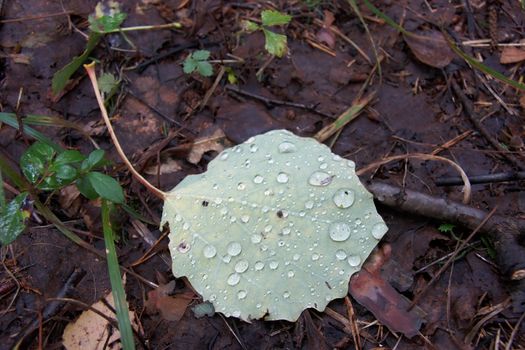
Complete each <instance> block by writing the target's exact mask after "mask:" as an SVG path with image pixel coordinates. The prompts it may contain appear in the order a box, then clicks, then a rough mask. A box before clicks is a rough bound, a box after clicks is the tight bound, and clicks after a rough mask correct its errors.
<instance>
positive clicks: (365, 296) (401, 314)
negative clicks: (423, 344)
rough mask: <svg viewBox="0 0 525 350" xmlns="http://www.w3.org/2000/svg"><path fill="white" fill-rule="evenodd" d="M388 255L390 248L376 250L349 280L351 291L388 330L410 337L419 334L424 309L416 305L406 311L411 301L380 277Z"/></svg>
mask: <svg viewBox="0 0 525 350" xmlns="http://www.w3.org/2000/svg"><path fill="white" fill-rule="evenodd" d="M389 257H390V247H388V246H386V247H383V249H377V250H375V251H374V253H372V255H371V256H370V258H369V259H368V260H367V262H366V263H365V264H364V265H363V269H361V271H359V272H358V273H357V274H355V275H354V276H353V277H352V279H351V280H350V294H351V295H352V296H353V297H354V299H355V300H357V302H358V303H359V304H361V305H363V306H364V307H366V308H367V309H368V310H369V311H370V312H372V313H373V314H374V316H375V317H376V318H377V319H378V320H379V322H381V323H382V324H384V325H385V326H387V327H388V328H389V329H390V330H392V331H394V332H401V333H403V334H404V335H405V336H406V337H408V338H412V337H413V336H415V335H417V334H418V333H419V329H420V327H421V324H422V323H423V319H422V317H423V315H424V312H423V311H422V310H421V309H419V308H418V307H417V306H416V307H414V308H413V309H412V310H408V309H409V307H410V301H409V300H408V299H407V298H405V297H404V296H403V295H401V294H399V293H398V292H397V291H396V290H395V289H394V288H393V287H392V286H391V285H390V284H388V282H386V281H385V280H384V279H383V278H382V277H381V275H380V270H381V266H382V265H383V264H384V263H385V262H386V260H388V259H389Z"/></svg>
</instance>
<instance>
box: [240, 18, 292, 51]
mask: <svg viewBox="0 0 525 350" xmlns="http://www.w3.org/2000/svg"><path fill="white" fill-rule="evenodd" d="M291 20H292V16H290V15H287V14H285V13H281V12H279V11H275V10H264V11H263V12H262V13H261V22H262V25H258V24H257V23H254V22H252V21H243V23H242V25H243V29H244V30H245V31H247V32H249V33H251V32H255V31H257V30H262V32H263V33H264V38H265V44H264V48H265V49H266V51H268V53H270V54H271V55H273V56H276V57H279V58H280V57H283V56H284V55H285V54H286V52H287V51H288V45H287V38H286V35H283V34H278V33H275V32H273V31H271V30H269V29H268V27H271V26H280V25H286V24H288V23H290V21H291Z"/></svg>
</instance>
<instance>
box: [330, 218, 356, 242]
mask: <svg viewBox="0 0 525 350" xmlns="http://www.w3.org/2000/svg"><path fill="white" fill-rule="evenodd" d="M328 232H329V234H330V238H331V239H332V240H333V241H335V242H343V241H346V240H347V239H348V238H349V237H350V232H351V231H350V226H348V225H347V224H345V223H344V222H334V223H333V224H331V225H330V227H329V228H328Z"/></svg>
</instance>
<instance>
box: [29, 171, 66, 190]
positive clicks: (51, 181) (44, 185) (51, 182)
mask: <svg viewBox="0 0 525 350" xmlns="http://www.w3.org/2000/svg"><path fill="white" fill-rule="evenodd" d="M71 182H72V181H66V180H63V179H61V178H59V177H57V176H56V174H55V175H52V176H47V177H45V178H43V179H42V181H41V182H40V183H39V184H38V186H37V188H38V189H39V190H42V191H53V190H58V189H59V188H62V187H64V186H66V185H67V184H69V183H71Z"/></svg>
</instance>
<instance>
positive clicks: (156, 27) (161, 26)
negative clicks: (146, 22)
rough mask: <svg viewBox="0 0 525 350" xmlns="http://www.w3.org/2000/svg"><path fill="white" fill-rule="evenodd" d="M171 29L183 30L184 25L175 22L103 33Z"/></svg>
mask: <svg viewBox="0 0 525 350" xmlns="http://www.w3.org/2000/svg"><path fill="white" fill-rule="evenodd" d="M170 28H177V29H180V28H182V24H180V23H179V22H173V23H166V24H158V25H150V26H134V27H124V28H117V29H113V30H108V31H106V32H103V33H104V34H109V33H120V32H131V31H135V30H159V29H170Z"/></svg>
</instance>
